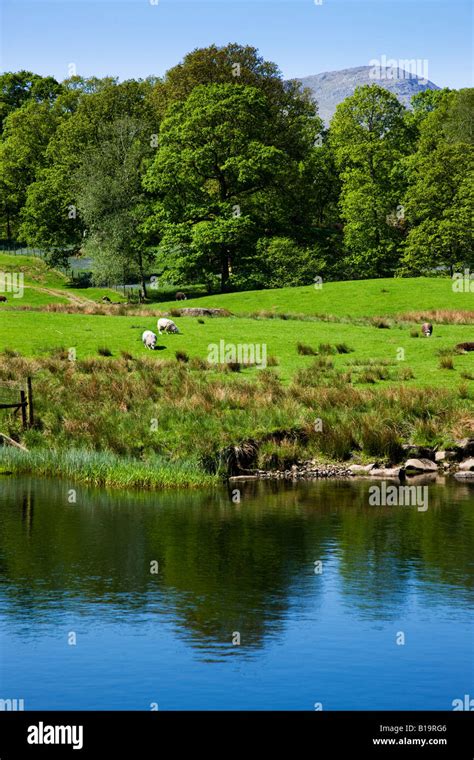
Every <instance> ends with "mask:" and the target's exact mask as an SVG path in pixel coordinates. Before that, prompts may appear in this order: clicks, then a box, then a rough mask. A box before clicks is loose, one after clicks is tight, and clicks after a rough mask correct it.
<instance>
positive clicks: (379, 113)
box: [0, 44, 474, 291]
mask: <svg viewBox="0 0 474 760" xmlns="http://www.w3.org/2000/svg"><path fill="white" fill-rule="evenodd" d="M412 106H413V107H412V110H407V109H405V108H404V107H403V106H402V105H401V104H400V103H399V101H398V100H397V98H396V97H395V96H394V95H392V94H391V93H389V92H388V91H387V90H385V89H383V88H382V87H380V86H378V85H377V84H373V85H371V86H365V87H360V88H358V89H357V90H356V91H355V93H354V95H352V96H351V97H349V98H347V99H346V100H345V101H344V102H343V103H341V104H340V105H339V106H338V108H337V111H336V113H335V115H334V117H333V119H332V121H331V124H330V127H329V129H326V128H325V127H324V125H323V123H322V121H321V119H320V118H319V117H318V110H317V103H315V102H314V101H313V100H312V99H311V96H310V93H309V92H307V91H304V90H303V89H302V88H301V86H300V85H299V84H298V83H296V82H285V81H284V80H283V78H282V76H281V73H280V72H279V70H278V67H277V66H276V65H275V64H274V63H270V62H267V61H264V60H263V59H262V58H261V57H260V56H259V55H258V52H257V51H256V50H255V49H254V48H251V47H244V46H240V45H236V44H231V45H227V46H226V47H223V48H217V47H215V46H212V47H209V48H206V49H200V50H195V51H193V52H192V53H190V54H189V55H187V56H186V57H185V58H184V60H183V62H182V63H180V64H179V65H177V66H175V67H174V68H172V69H170V70H169V71H168V72H167V73H166V75H165V76H164V77H163V78H162V79H159V78H155V77H149V78H147V79H144V80H138V81H135V80H129V81H125V82H118V80H116V79H113V78H104V79H97V78H90V79H84V78H81V77H79V76H74V77H71V78H70V79H67V80H65V81H64V82H61V83H59V82H57V81H56V80H55V79H54V78H52V77H41V76H38V75H36V74H33V73H31V72H26V71H21V72H17V73H6V74H3V75H2V76H0V124H1V137H0V238H2V239H4V240H8V241H16V242H22V243H25V244H27V245H29V246H34V247H38V248H41V249H43V250H44V251H45V252H46V255H47V260H48V261H49V263H50V264H52V265H55V264H58V263H61V261H63V260H64V259H65V258H66V257H67V256H68V255H71V253H82V254H84V255H88V256H91V257H92V258H93V260H94V267H95V271H94V277H95V280H96V282H98V283H103V282H116V283H119V282H123V281H126V280H127V279H128V280H129V279H130V278H131V277H132V278H133V277H139V278H140V280H141V282H142V284H143V286H144V287H145V282H146V280H147V278H148V276H149V275H150V274H151V273H155V274H157V275H158V277H159V279H160V282H163V283H175V284H179V285H180V286H184V285H192V284H195V283H201V284H202V283H205V284H206V286H207V287H208V288H209V290H215V289H222V290H223V291H225V290H235V289H248V288H269V287H280V286H288V285H302V284H308V283H311V282H312V281H313V280H314V278H315V277H316V276H320V277H323V278H324V279H326V280H335V279H358V278H369V277H382V276H384V277H386V276H392V275H418V274H431V273H433V274H434V273H436V272H444V273H446V272H448V273H452V272H453V271H462V270H463V269H464V268H465V267H468V266H470V265H471V266H472V262H473V259H474V256H473V242H472V233H471V227H472V207H473V201H474V190H473V188H474V182H473V155H474V136H473V106H474V89H464V90H459V91H449V90H446V89H445V90H436V91H433V90H428V91H426V92H422V93H419V94H418V95H416V96H415V97H414V98H413V103H412Z"/></svg>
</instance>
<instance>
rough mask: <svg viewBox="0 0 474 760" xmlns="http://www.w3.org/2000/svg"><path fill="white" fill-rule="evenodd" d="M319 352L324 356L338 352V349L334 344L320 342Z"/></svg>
mask: <svg viewBox="0 0 474 760" xmlns="http://www.w3.org/2000/svg"><path fill="white" fill-rule="evenodd" d="M319 353H320V354H322V355H323V356H331V355H332V354H336V353H337V351H336V349H335V347H334V346H332V345H331V344H330V343H320V344H319Z"/></svg>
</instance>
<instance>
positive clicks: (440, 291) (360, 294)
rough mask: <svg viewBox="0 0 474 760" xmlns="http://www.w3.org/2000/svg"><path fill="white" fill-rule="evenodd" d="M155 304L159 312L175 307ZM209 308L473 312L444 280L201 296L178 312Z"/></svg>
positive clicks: (470, 302) (359, 313) (469, 300)
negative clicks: (443, 310)
mask: <svg viewBox="0 0 474 760" xmlns="http://www.w3.org/2000/svg"><path fill="white" fill-rule="evenodd" d="M176 305H177V304H176V303H175V302H174V301H173V302H171V301H170V302H168V303H163V304H160V308H172V307H176ZM183 305H184V306H213V307H223V308H226V309H229V310H230V311H231V312H233V313H234V314H242V313H252V312H255V311H258V310H260V309H264V310H269V311H271V310H273V309H274V310H275V312H276V313H277V314H279V313H280V314H281V313H299V314H331V315H335V316H341V317H343V316H350V317H366V316H369V317H370V316H382V315H387V316H388V315H395V314H404V313H406V312H411V311H414V310H417V311H418V310H424V309H426V310H431V309H474V294H473V293H453V290H452V281H451V280H450V279H448V278H439V279H432V278H427V277H417V278H413V279H384V280H355V281H350V282H328V283H325V284H323V286H322V288H321V289H320V290H316V289H315V288H314V287H312V286H305V287H301V288H281V289H279V290H259V291H247V292H244V293H228V294H225V295H215V296H205V297H203V298H195V299H192V300H188V301H186V303H185V304H178V306H183Z"/></svg>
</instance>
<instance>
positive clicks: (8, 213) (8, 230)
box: [7, 209, 12, 243]
mask: <svg viewBox="0 0 474 760" xmlns="http://www.w3.org/2000/svg"><path fill="white" fill-rule="evenodd" d="M11 239H12V228H11V225H10V212H9V210H8V209H7V240H8V242H9V243H10V241H11Z"/></svg>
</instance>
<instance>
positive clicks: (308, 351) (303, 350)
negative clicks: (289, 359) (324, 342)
mask: <svg viewBox="0 0 474 760" xmlns="http://www.w3.org/2000/svg"><path fill="white" fill-rule="evenodd" d="M296 350H297V352H298V353H299V354H300V355H301V356H316V355H317V353H318V352H317V350H316V349H315V348H313V347H312V346H308V345H307V344H306V343H300V342H298V343H297V344H296Z"/></svg>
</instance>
